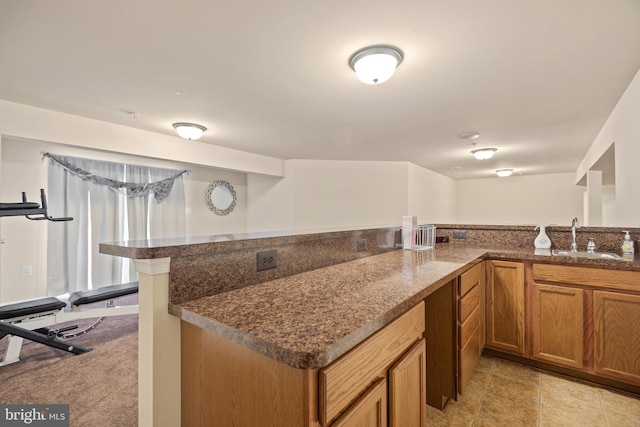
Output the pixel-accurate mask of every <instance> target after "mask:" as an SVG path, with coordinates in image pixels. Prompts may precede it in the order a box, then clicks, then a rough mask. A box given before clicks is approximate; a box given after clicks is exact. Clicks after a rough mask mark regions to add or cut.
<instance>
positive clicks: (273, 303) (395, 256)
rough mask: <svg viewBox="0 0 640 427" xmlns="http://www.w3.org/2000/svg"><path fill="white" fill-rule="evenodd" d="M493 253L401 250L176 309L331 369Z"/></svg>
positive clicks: (261, 346)
mask: <svg viewBox="0 0 640 427" xmlns="http://www.w3.org/2000/svg"><path fill="white" fill-rule="evenodd" d="M484 253H486V250H482V249H476V248H455V249H451V250H450V249H448V248H447V249H445V248H442V249H438V250H437V251H433V250H430V251H407V250H396V251H392V252H388V253H385V254H380V255H373V256H369V257H366V258H361V259H357V260H354V261H349V262H345V263H341V264H336V265H333V266H330V267H325V268H321V269H317V270H312V271H308V272H305V273H301V274H297V275H293V276H289V277H284V278H280V279H276V280H272V281H268V282H264V283H260V284H257V285H253V286H249V287H245V288H241V289H236V290H232V291H228V292H224V293H221V294H217V295H211V296H206V297H202V298H199V299H196V300H191V301H187V302H184V303H182V304H180V305H171V306H170V312H171V313H172V314H175V315H176V316H179V317H180V318H182V319H183V320H185V321H187V322H190V323H192V324H195V325H197V326H200V327H202V328H204V329H207V330H210V331H213V332H215V333H218V334H220V335H222V336H224V337H226V338H228V339H230V340H232V341H235V342H237V343H240V344H242V345H245V346H247V347H249V348H252V349H254V350H256V351H259V352H261V353H263V354H265V355H267V356H269V357H271V358H274V359H276V360H279V361H281V362H283V363H286V364H288V365H290V366H293V367H296V368H305V369H306V368H320V367H323V366H326V365H328V364H329V363H331V362H332V361H334V360H335V359H337V358H338V357H339V356H341V355H342V354H344V353H346V352H347V351H349V350H350V349H351V348H353V347H354V346H355V345H357V344H359V343H360V342H362V341H363V340H364V339H366V338H367V337H369V336H370V335H371V334H373V333H374V332H376V331H377V330H379V329H381V328H382V327H383V326H385V325H386V324H387V323H389V322H390V321H392V320H393V319H395V318H396V317H398V316H399V315H400V314H402V313H404V312H406V311H407V310H408V309H410V308H411V307H413V306H414V305H416V304H417V303H419V302H420V301H421V300H422V299H424V298H425V297H426V296H427V295H429V294H431V293H432V292H434V291H436V290H437V289H439V288H440V287H441V286H442V285H444V284H445V283H447V282H448V281H450V280H451V279H453V278H454V277H456V276H457V275H458V274H460V273H461V272H462V271H463V270H464V269H465V268H468V267H467V266H469V265H470V264H471V263H473V262H474V261H476V260H479V257H481V256H483V254H484Z"/></svg>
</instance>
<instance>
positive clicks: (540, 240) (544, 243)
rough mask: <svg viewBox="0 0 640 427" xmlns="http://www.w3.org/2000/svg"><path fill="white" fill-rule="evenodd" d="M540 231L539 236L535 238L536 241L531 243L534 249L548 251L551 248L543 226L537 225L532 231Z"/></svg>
mask: <svg viewBox="0 0 640 427" xmlns="http://www.w3.org/2000/svg"><path fill="white" fill-rule="evenodd" d="M538 228H539V229H540V234H538V237H536V240H535V241H534V242H533V244H534V245H535V247H536V249H550V248H551V239H549V236H547V233H546V231H545V228H546V227H545V226H544V225H538V226H537V227H536V228H535V229H534V230H537V229H538Z"/></svg>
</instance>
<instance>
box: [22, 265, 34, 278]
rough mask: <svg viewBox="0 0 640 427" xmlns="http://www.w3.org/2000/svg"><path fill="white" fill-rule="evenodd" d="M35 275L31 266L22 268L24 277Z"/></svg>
mask: <svg viewBox="0 0 640 427" xmlns="http://www.w3.org/2000/svg"><path fill="white" fill-rule="evenodd" d="M32 274H33V269H32V268H31V266H30V265H25V266H24V267H22V275H23V276H31V275H32Z"/></svg>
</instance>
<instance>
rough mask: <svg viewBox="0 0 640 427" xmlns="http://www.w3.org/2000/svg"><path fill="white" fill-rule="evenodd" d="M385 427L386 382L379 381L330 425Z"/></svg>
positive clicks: (382, 379) (339, 426)
mask: <svg viewBox="0 0 640 427" xmlns="http://www.w3.org/2000/svg"><path fill="white" fill-rule="evenodd" d="M386 425H387V381H386V380H385V379H384V378H381V379H379V380H378V381H377V382H376V383H375V384H374V385H372V386H371V387H370V388H369V390H367V392H365V394H364V395H363V396H362V397H361V398H360V399H358V400H357V401H356V402H355V403H354V404H353V405H351V406H350V407H349V409H348V410H347V411H346V412H345V413H344V414H342V415H341V416H340V418H338V419H337V420H336V422H335V423H333V424H332V426H333V427H353V426H371V427H384V426H386Z"/></svg>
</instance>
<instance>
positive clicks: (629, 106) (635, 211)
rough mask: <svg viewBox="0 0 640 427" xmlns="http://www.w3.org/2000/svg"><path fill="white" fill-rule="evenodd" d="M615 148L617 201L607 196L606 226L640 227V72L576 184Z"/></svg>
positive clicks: (595, 143)
mask: <svg viewBox="0 0 640 427" xmlns="http://www.w3.org/2000/svg"><path fill="white" fill-rule="evenodd" d="M612 144H615V197H613V199H614V200H613V205H614V206H615V207H614V208H611V206H610V204H611V200H612V195H611V191H610V190H609V191H608V192H607V194H605V195H604V197H605V201H609V206H607V205H605V207H604V215H607V216H608V218H609V222H608V223H605V225H609V226H614V225H615V226H620V227H625V226H629V227H637V226H638V225H639V224H640V191H638V182H639V181H638V168H639V167H640V71H638V73H637V74H636V76H635V77H634V79H633V80H632V81H631V83H630V84H629V86H628V87H627V90H626V91H625V93H624V94H623V95H622V97H621V98H620V100H619V101H618V104H617V105H616V107H615V108H614V109H613V111H612V113H611V115H610V116H609V118H608V119H607V121H606V123H605V125H604V126H603V127H602V129H601V130H600V133H599V134H598V136H597V137H596V139H595V140H594V141H593V144H592V145H591V147H590V148H589V150H588V151H587V154H586V155H585V157H584V159H583V160H582V163H581V164H580V166H579V167H578V169H577V171H576V176H575V182H578V181H579V180H581V179H582V177H584V176H585V174H586V173H587V172H588V171H589V169H590V168H591V167H592V166H593V165H594V164H595V163H596V162H597V161H598V159H600V157H601V156H602V155H603V154H604V153H605V152H606V151H607V149H608V148H609V147H610V146H611V145H612Z"/></svg>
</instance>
